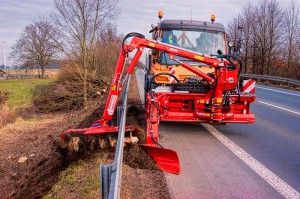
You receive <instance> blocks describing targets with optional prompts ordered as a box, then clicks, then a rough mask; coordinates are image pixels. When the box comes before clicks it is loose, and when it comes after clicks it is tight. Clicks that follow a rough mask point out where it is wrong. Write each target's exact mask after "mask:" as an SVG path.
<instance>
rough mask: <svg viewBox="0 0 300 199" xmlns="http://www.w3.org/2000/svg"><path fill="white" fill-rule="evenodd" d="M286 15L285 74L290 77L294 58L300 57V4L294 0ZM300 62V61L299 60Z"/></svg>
mask: <svg viewBox="0 0 300 199" xmlns="http://www.w3.org/2000/svg"><path fill="white" fill-rule="evenodd" d="M285 13H286V14H285V16H284V23H285V26H284V27H285V31H286V41H285V46H286V47H287V49H286V52H287V67H286V70H285V76H286V77H288V76H289V73H290V71H291V67H292V65H293V64H296V63H295V62H294V58H296V57H297V55H298V57H299V48H298V46H297V44H299V42H300V38H299V37H300V34H299V31H300V23H299V21H300V10H299V6H298V5H297V4H296V2H295V1H292V2H291V4H290V6H289V7H288V8H287V9H286V12H285ZM293 62H294V63H293ZM298 64H299V62H298Z"/></svg>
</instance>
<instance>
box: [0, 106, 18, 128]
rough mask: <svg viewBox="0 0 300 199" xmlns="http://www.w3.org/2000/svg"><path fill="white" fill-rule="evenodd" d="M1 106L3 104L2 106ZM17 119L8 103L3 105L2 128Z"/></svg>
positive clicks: (0, 113)
mask: <svg viewBox="0 0 300 199" xmlns="http://www.w3.org/2000/svg"><path fill="white" fill-rule="evenodd" d="M0 107H1V106H0ZM15 120H16V116H15V115H14V114H12V113H11V112H10V109H9V107H8V106H7V104H4V105H2V107H1V109H0V128H2V127H3V126H5V125H6V124H8V123H12V122H14V121H15Z"/></svg>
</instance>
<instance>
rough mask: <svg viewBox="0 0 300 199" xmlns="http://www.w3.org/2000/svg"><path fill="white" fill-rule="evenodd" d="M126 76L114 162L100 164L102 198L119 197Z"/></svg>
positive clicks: (126, 88)
mask: <svg viewBox="0 0 300 199" xmlns="http://www.w3.org/2000/svg"><path fill="white" fill-rule="evenodd" d="M127 78H128V79H127V82H126V84H125V89H124V91H123V104H122V110H121V111H120V112H121V114H120V115H121V116H120V124H119V132H118V142H117V147H116V153H115V158H114V163H113V164H110V165H100V196H101V198H102V199H107V198H108V199H119V198H120V192H121V180H122V163H123V150H124V137H125V122H126V109H127V94H128V90H129V82H130V76H129V75H128V76H127ZM125 81H126V78H125Z"/></svg>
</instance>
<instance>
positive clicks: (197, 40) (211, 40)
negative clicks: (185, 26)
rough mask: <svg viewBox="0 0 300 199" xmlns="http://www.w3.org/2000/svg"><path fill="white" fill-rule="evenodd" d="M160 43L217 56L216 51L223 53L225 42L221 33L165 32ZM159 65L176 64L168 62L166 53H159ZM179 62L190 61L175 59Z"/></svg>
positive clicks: (171, 61) (180, 58)
mask: <svg viewBox="0 0 300 199" xmlns="http://www.w3.org/2000/svg"><path fill="white" fill-rule="evenodd" d="M162 42H164V43H168V44H172V45H175V46H179V47H181V48H185V49H188V50H192V51H196V52H198V53H200V54H205V55H210V54H217V50H219V49H220V50H221V51H222V52H225V51H226V49H225V40H224V36H223V33H222V32H204V31H183V30H169V31H168V30H165V31H163V35H162ZM160 58H161V64H166V65H172V64H178V63H177V62H175V61H173V60H170V59H169V55H168V54H167V53H161V56H160ZM177 59H179V60H181V61H190V62H192V61H191V60H187V59H185V58H182V57H177Z"/></svg>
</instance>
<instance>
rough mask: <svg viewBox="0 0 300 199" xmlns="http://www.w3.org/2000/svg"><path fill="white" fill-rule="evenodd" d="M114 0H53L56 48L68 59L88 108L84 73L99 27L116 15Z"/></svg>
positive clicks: (89, 65)
mask: <svg viewBox="0 0 300 199" xmlns="http://www.w3.org/2000/svg"><path fill="white" fill-rule="evenodd" d="M117 3H118V1H117V0H54V4H55V8H56V12H55V13H54V14H53V15H52V17H51V18H52V20H53V24H54V26H55V29H56V33H57V35H58V36H59V39H57V40H56V45H57V48H58V49H59V50H60V52H62V54H63V56H65V57H66V58H68V59H69V60H70V63H71V66H72V67H73V68H75V69H76V71H77V72H78V74H79V76H80V80H81V81H82V85H83V101H84V107H85V108H87V86H88V85H87V75H88V70H89V68H91V63H92V61H91V59H92V57H93V56H92V55H93V53H94V52H93V49H94V45H95V43H96V41H97V40H98V36H99V32H100V30H101V28H105V26H106V25H107V23H108V22H109V21H111V20H113V19H115V18H116V17H117V15H118V10H117Z"/></svg>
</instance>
